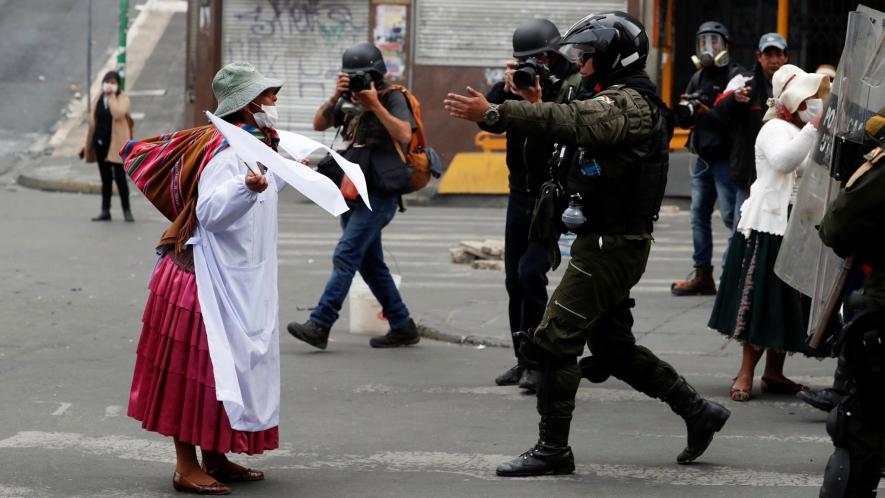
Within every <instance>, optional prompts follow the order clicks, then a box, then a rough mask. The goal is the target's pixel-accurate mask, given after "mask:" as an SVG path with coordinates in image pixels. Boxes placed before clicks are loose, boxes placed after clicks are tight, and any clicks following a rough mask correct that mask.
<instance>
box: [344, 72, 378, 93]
mask: <svg viewBox="0 0 885 498" xmlns="http://www.w3.org/2000/svg"><path fill="white" fill-rule="evenodd" d="M347 77H348V78H350V86H349V90H350V92H351V93H359V92H362V91H363V90H368V89H369V88H370V87H371V86H372V75H371V74H369V73H367V72H365V71H353V72H348V73H347Z"/></svg>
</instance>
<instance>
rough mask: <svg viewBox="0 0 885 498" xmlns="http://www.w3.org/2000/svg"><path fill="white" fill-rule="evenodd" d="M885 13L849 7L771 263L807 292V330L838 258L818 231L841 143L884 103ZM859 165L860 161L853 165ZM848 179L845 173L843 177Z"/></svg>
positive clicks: (835, 187) (834, 277) (856, 137)
mask: <svg viewBox="0 0 885 498" xmlns="http://www.w3.org/2000/svg"><path fill="white" fill-rule="evenodd" d="M883 22H885V13H882V12H879V11H876V10H873V9H869V8H866V7H864V6H861V7H860V8H859V9H858V11H855V12H851V13H849V16H848V29H847V32H846V37H845V46H844V47H843V50H842V57H841V59H840V61H839V67H838V69H837V71H836V80H835V81H834V82H833V88H832V94H831V96H830V98H829V100H828V101H827V103H826V105H825V108H824V116H823V119H822V120H821V124H820V126H819V131H818V137H817V141H816V146H815V149H814V150H813V151H812V153H811V155H810V157H809V158H808V160H807V161H806V167H805V169H804V173H803V175H802V180H801V182H800V185H799V193H798V198H797V201H796V204H795V205H794V206H793V211H792V212H791V216H790V220H789V223H788V225H787V231H786V233H785V235H784V240H783V243H782V245H781V250H780V253H779V254H778V259H777V262H776V263H775V273H776V274H777V275H778V277H780V278H781V280H783V281H784V282H786V283H787V284H788V285H790V286H791V287H793V288H795V289H797V290H799V291H800V292H802V293H803V294H805V295H807V296H811V301H812V302H811V316H810V318H809V332H810V333H813V332H814V331H815V330H817V329H818V328H819V324H820V322H821V319H822V318H824V319H826V320H829V318H830V317H822V313H823V311H824V309H825V308H827V303H828V302H829V301H831V299H830V298H831V297H832V296H833V294H834V292H839V289H837V288H835V287H834V283H835V282H837V281H838V280H839V279H838V275H839V273H840V271H842V269H843V266H844V265H843V261H842V260H841V259H840V258H839V257H838V256H836V255H835V254H834V253H833V251H832V250H831V249H830V248H828V247H826V246H824V245H823V244H822V243H821V241H820V238H819V237H818V234H817V225H818V224H820V221H821V219H822V218H823V215H824V213H825V212H826V209H827V207H828V206H829V204H830V203H831V202H832V201H833V200H834V199H835V198H836V195H837V194H838V192H839V188H840V180H842V178H840V174H839V171H840V169H839V165H840V163H842V162H844V161H846V160H851V159H848V158H847V157H844V156H845V154H844V153H843V152H842V151H844V150H846V148H845V147H839V146H838V145H839V144H845V143H848V142H859V141H861V140H862V136H863V134H862V130H863V125H864V123H865V121H866V119H867V118H868V117H869V116H871V115H873V114H875V113H876V111H877V110H878V109H879V108H880V107H881V106H882V105H883V104H885V102H883V99H885V88H883V86H882V80H883V69H885V62H883V60H882V57H883V42H885V38H883V36H885V30H883ZM854 166H855V167H856V166H859V163H858V164H856V165H854ZM846 179H847V178H846Z"/></svg>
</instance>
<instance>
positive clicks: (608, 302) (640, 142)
mask: <svg viewBox="0 0 885 498" xmlns="http://www.w3.org/2000/svg"><path fill="white" fill-rule="evenodd" d="M499 111H500V113H501V124H502V127H503V128H505V129H508V130H518V131H521V132H524V133H532V134H534V135H536V136H542V137H545V138H550V139H551V140H553V141H555V142H560V143H568V144H573V145H575V146H578V147H587V148H590V149H592V150H594V151H600V153H599V154H598V155H597V161H598V163H599V164H600V167H601V170H602V175H603V176H608V177H609V178H612V179H614V180H617V179H618V178H625V177H626V175H627V174H629V173H630V170H629V169H628V168H627V167H625V166H626V165H630V164H631V163H635V162H637V161H640V160H641V159H642V158H643V157H645V155H646V154H647V153H648V151H649V150H650V149H651V148H653V147H655V146H657V144H655V143H654V140H661V137H660V135H655V134H654V132H653V131H654V129H655V121H654V119H655V118H654V115H653V111H652V108H651V106H650V105H649V104H648V103H647V102H646V100H645V99H644V98H643V97H642V96H641V95H640V94H639V93H638V92H637V91H635V90H633V89H631V88H625V87H611V88H608V89H606V90H605V91H602V92H600V93H599V94H597V95H596V96H594V98H593V99H591V100H583V101H574V102H572V103H570V104H568V105H564V104H552V103H541V104H528V103H524V102H515V101H508V102H505V103H504V104H502V105H501V106H500V107H499ZM659 119H660V118H659ZM663 146H664V147H666V146H667V144H664V145H663ZM592 216H593V213H589V214H588V217H592ZM652 240H653V239H652V236H651V234H650V233H579V234H578V236H577V238H576V240H575V242H574V244H573V245H572V247H571V254H572V257H571V261H570V262H569V264H568V267H567V268H566V271H565V274H564V275H563V278H562V280H561V282H560V283H559V285H558V286H557V288H556V290H555V291H554V293H553V296H552V297H551V298H550V301H549V302H548V304H547V309H546V311H545V313H544V317H543V319H542V321H541V323H540V325H539V326H538V328H537V329H536V330H535V331H534V334H533V335H532V339H533V341H534V342H535V344H537V345H538V346H540V347H541V348H543V349H544V350H546V351H547V352H549V353H551V354H552V355H553V356H554V357H557V358H558V360H557V362H556V363H557V365H556V366H555V367H554V368H553V369H552V371H551V372H550V375H551V377H552V378H551V379H550V383H549V385H547V386H546V389H545V386H539V392H538V409H539V412H541V415H551V416H570V415H571V413H572V411H573V410H574V406H575V394H576V393H577V389H578V384H579V383H580V379H581V371H580V369H579V367H578V365H577V363H576V359H577V357H578V356H580V355H581V354H582V353H583V349H584V343H585V342H586V343H587V346H588V348H589V349H590V352H591V353H592V354H593V357H594V358H595V359H596V360H597V361H599V362H600V363H601V364H602V365H604V367H605V370H606V371H607V372H609V373H610V374H611V375H614V376H615V377H616V378H618V379H621V380H622V381H624V382H627V383H628V384H630V385H631V386H632V387H633V388H635V389H637V390H639V391H641V392H643V393H645V394H647V395H649V396H652V397H661V396H662V395H663V394H664V393H665V392H666V391H667V389H668V388H670V387H671V386H672V385H674V383H675V382H676V381H677V380H679V376H678V374H677V373H676V371H675V370H674V369H673V367H671V366H670V365H669V364H667V363H665V362H664V361H662V360H660V359H659V358H658V357H656V356H655V355H654V354H653V353H652V352H651V351H649V350H648V349H646V348H645V347H643V346H638V345H637V344H636V339H635V337H634V336H633V333H632V331H631V328H632V326H633V316H632V314H631V312H630V308H631V307H632V306H633V304H634V302H633V300H632V299H630V289H631V288H632V287H633V286H634V285H636V283H638V282H639V279H640V278H641V277H642V274H643V273H644V272H645V267H646V263H647V261H648V255H649V251H650V248H651V242H652Z"/></svg>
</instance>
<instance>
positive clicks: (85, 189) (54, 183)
mask: <svg viewBox="0 0 885 498" xmlns="http://www.w3.org/2000/svg"><path fill="white" fill-rule="evenodd" d="M15 181H16V183H18V184H19V185H21V186H23V187H27V188H32V189H37V190H45V191H48V192H68V193H72V194H101V185H96V184H93V183H88V182H83V181H78V180H45V179H41V178H35V177H31V176H27V175H23V174H20V175H18V177H17V178H16V179H15ZM114 192H116V186H114Z"/></svg>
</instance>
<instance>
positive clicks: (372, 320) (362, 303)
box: [347, 272, 403, 336]
mask: <svg viewBox="0 0 885 498" xmlns="http://www.w3.org/2000/svg"><path fill="white" fill-rule="evenodd" d="M391 276H392V277H393V284H394V285H396V288H397V290H399V286H400V283H401V282H402V280H403V278H402V277H401V276H400V275H391ZM347 298H348V300H349V301H350V333H351V334H354V335H368V336H381V335H384V334H386V333H387V331H388V330H389V328H390V327H389V325H388V323H387V318H385V317H384V314H383V313H382V312H381V303H379V302H378V300H377V299H375V295H374V294H372V291H371V290H370V289H369V285H368V284H366V281H365V280H363V277H362V276H361V275H360V274H359V272H357V273H356V275H354V276H353V282H352V283H351V284H350V292H348V294H347Z"/></svg>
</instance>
